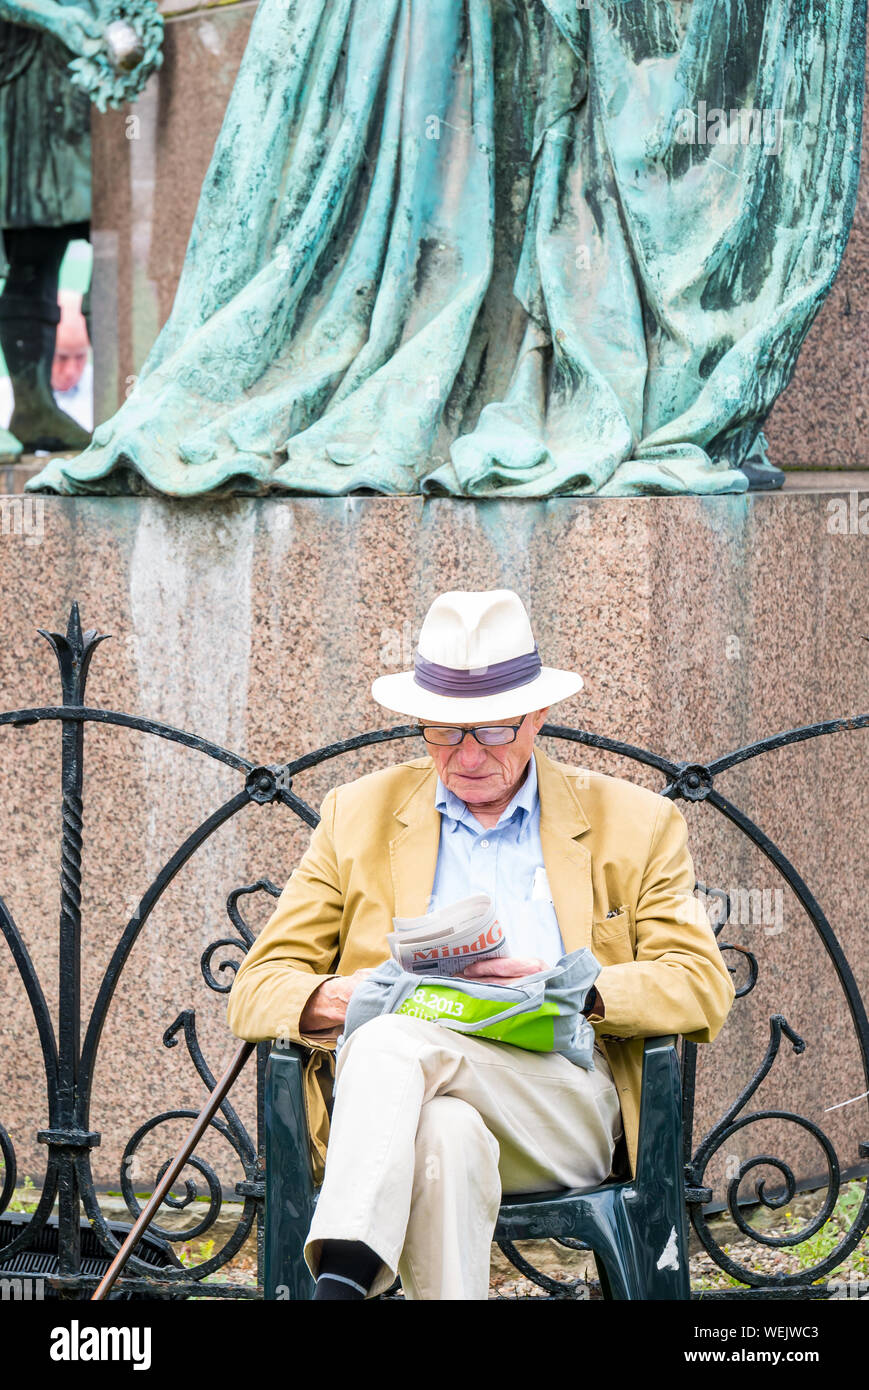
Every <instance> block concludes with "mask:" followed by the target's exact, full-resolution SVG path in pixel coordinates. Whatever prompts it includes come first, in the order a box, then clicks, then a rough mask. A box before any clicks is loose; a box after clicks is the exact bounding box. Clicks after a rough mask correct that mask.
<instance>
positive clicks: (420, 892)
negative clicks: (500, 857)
mask: <svg viewBox="0 0 869 1390" xmlns="http://www.w3.org/2000/svg"><path fill="white" fill-rule="evenodd" d="M436 781H437V777H436V774H435V768H434V763H433V762H431V761H430V762H429V765H428V767H423V768H422V769H421V776H420V780H419V782H418V784H417V786H416V787H415V788H414V790H413V791H412V792H411V793H410V796H409V797H407V799H406V800H405V801H404V802H403V803H402V805H401V806H400V807H399V808H398V810H397V811H395V812H394V815H395V819H396V830H397V834H396V835H395V838H394V839H392V840H390V842H389V863H390V868H391V871H392V888H393V898H394V903H395V908H394V912H395V916H396V917H421V916H422V915H423V913H425V912H428V905H429V899H430V898H431V892H432V888H433V887H434V876H435V869H436V868H437V859H438V844H439V843H440V830H441V818H440V814H439V813H438V811H437V810H436V808H435V784H436Z"/></svg>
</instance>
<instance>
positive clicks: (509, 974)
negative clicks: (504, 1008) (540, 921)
mask: <svg viewBox="0 0 869 1390" xmlns="http://www.w3.org/2000/svg"><path fill="white" fill-rule="evenodd" d="M548 969H549V966H548V965H547V963H546V961H545V960H541V959H540V957H539V956H495V958H494V960H480V961H475V962H474V964H473V965H469V966H468V968H467V970H463V971H462V973H461V975H460V977H459V978H460V979H463V980H476V982H477V983H478V984H481V985H518V984H521V983H522V981H523V980H524V979H525V977H526V975H536V974H537V972H538V971H539V970H548Z"/></svg>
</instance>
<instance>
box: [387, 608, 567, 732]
mask: <svg viewBox="0 0 869 1390" xmlns="http://www.w3.org/2000/svg"><path fill="white" fill-rule="evenodd" d="M581 689H582V677H581V676H577V675H576V674H575V673H574V672H572V671H558V670H556V669H555V668H554V667H552V666H544V665H543V664H542V663H541V660H540V657H539V655H538V652H537V644H536V642H535V641H534V633H533V632H532V631H531V623H530V621H529V618H528V614H527V612H526V611H525V605H524V604H523V602H522V600H521V599H520V597H519V595H518V594H515V593H514V592H513V590H512V589H489V590H486V591H484V592H479V593H472V592H471V593H469V592H462V591H460V590H456V591H453V592H451V593H448V594H441V595H440V597H439V598H436V599H435V601H434V603H433V604H432V606H431V608H430V609H429V610H428V613H427V614H426V617H425V622H424V623H423V625H422V631H421V632H420V634H419V645H418V647H417V651H416V659H415V664H414V669H413V670H412V671H400V672H398V673H397V674H395V675H391V676H379V677H378V679H377V680H376V681H375V682H374V684H373V685H372V687H371V694H372V695H373V697H374V699H375V700H376V701H377V703H378V704H379V705H384V706H385V707H386V709H390V710H394V711H395V712H396V713H397V714H410V715H414V716H415V717H416V718H417V719H424V720H429V721H431V723H433V724H484V723H485V722H486V720H487V719H510V718H512V717H513V716H514V715H516V716H519V715H520V714H528V713H530V711H531V710H537V709H543V708H544V707H545V706H547V705H552V704H554V703H555V702H556V700H564V699H566V698H567V696H568V695H575V694H576V692H577V691H578V690H581Z"/></svg>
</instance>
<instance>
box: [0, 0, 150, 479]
mask: <svg viewBox="0 0 869 1390" xmlns="http://www.w3.org/2000/svg"><path fill="white" fill-rule="evenodd" d="M161 34H162V20H161V18H160V16H159V14H158V13H157V11H156V9H155V8H154V6H153V5H152V4H150V0H145V3H144V4H142V3H138V0H135V2H133V3H131V2H130V0H114V2H113V3H110V4H109V5H108V6H106V7H104V8H100V9H93V10H92V9H90V8H88V6H87V5H84V4H82V5H79V4H75V5H73V4H65V3H63V0H0V231H2V241H0V252H2V251H4V250H5V265H4V257H3V255H2V254H0V276H5V284H4V287H3V292H2V294H0V347H2V349H3V356H4V358H5V360H6V366H7V369H8V372H9V376H10V379H11V382H12V389H13V392H14V396H15V409H14V412H13V415H12V419H11V421H10V429H9V430H8V431H0V458H6V459H9V458H15V457H17V456H18V455H19V454H20V453H21V451H22V447H23V448H24V449H26V450H28V451H33V450H36V449H46V450H51V451H57V450H72V449H82V448H84V447H85V446H86V444H87V443H88V441H89V439H90V435H89V434H88V432H87V431H86V430H84V429H82V427H81V426H80V425H78V424H77V423H76V422H75V421H74V420H73V419H72V418H71V417H70V416H69V415H67V414H66V413H65V412H64V411H63V410H61V409H60V407H59V406H58V405H57V404H56V402H55V400H54V397H53V395H52V392H51V363H52V358H53V355H54V344H55V333H56V329H57V324H58V321H59V318H60V310H59V308H58V303H57V287H58V274H59V271H60V264H61V261H62V260H63V256H64V252H65V251H66V248H67V246H68V245H69V242H70V241H71V240H73V239H76V238H86V237H87V236H88V235H89V224H90V188H91V185H90V102H91V101H93V102H94V103H95V104H96V105H97V106H98V107H100V109H103V110H104V109H105V107H106V105H107V104H109V103H111V104H113V105H118V104H120V102H121V101H123V100H129V99H130V98H131V97H133V96H135V94H136V93H137V92H138V91H139V90H140V89H141V87H142V85H143V84H144V82H145V80H146V78H147V76H148V74H149V73H150V72H151V71H152V70H153V68H154V67H155V66H156V65H157V64H158V63H159V60H160V47H159V44H160V36H161ZM84 309H85V313H86V311H87V302H85V305H84Z"/></svg>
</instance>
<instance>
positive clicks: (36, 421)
mask: <svg viewBox="0 0 869 1390" xmlns="http://www.w3.org/2000/svg"><path fill="white" fill-rule="evenodd" d="M59 319H60V310H59V309H58V307H57V304H56V303H54V304H52V303H48V302H46V301H45V300H36V299H31V298H29V297H25V296H19V295H9V294H4V295H3V297H2V300H0V347H2V349H3V356H4V357H5V359H6V367H7V369H8V372H9V378H10V380H11V382H12V390H13V392H14V394H15V409H14V411H13V412H12V419H11V420H10V421H9V429H10V430H11V432H12V434H13V435H14V436H15V437H16V438H17V439H19V440H20V441H21V443H22V445H23V446H24V448H25V449H26V450H27V451H28V452H29V453H33V452H35V450H37V449H46V450H49V451H50V452H52V453H54V452H57V451H60V450H67V449H85V448H86V447H87V445H88V444H89V443H90V438H91V437H90V434H89V433H88V431H87V430H85V429H82V427H81V425H79V424H78V423H77V422H76V421H75V420H73V418H72V416H70V415H67V413H66V411H65V410H61V408H60V406H59V405H58V404H57V402H56V401H55V399H54V396H53V395H52V394H51V364H52V360H53V358H54V341H55V335H56V331H57V324H58V321H59Z"/></svg>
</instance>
